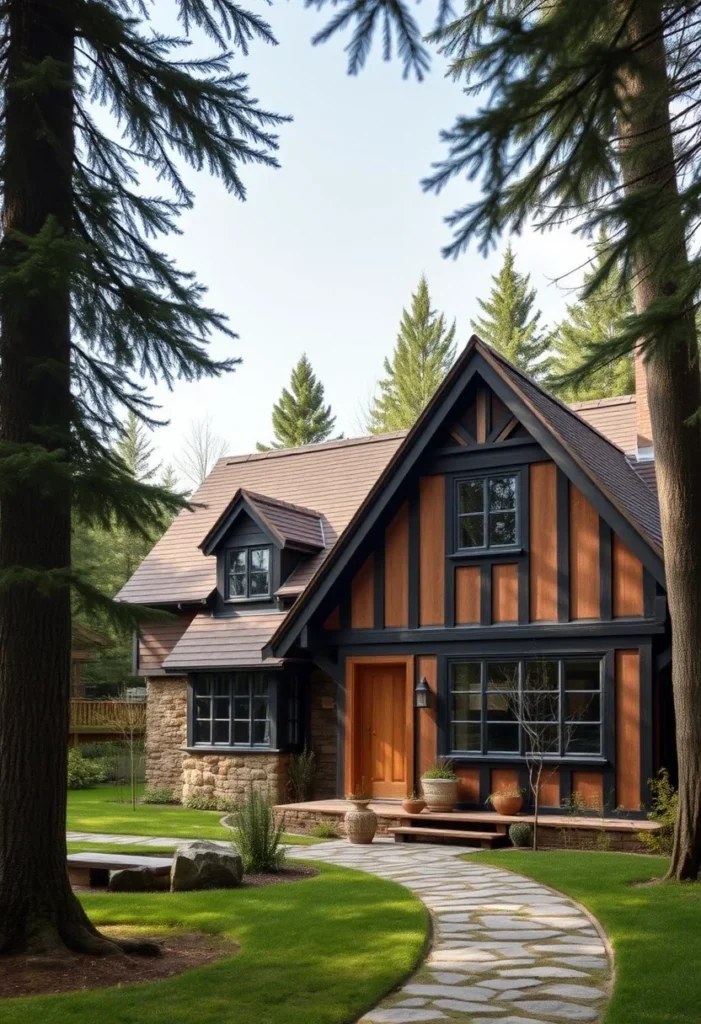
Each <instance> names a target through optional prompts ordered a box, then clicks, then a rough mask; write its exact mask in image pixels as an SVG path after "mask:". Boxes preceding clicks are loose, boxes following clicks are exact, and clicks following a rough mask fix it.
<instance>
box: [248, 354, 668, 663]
mask: <svg viewBox="0 0 701 1024" xmlns="http://www.w3.org/2000/svg"><path fill="white" fill-rule="evenodd" d="M477 374H479V376H480V377H481V378H482V379H483V380H484V381H485V382H486V383H487V384H488V386H490V387H491V388H492V389H493V390H494V391H495V393H496V394H497V395H498V397H499V398H500V399H501V401H502V402H503V403H504V404H505V405H506V406H507V407H508V408H509V409H510V410H511V412H512V414H513V415H514V416H516V417H517V418H518V419H519V420H520V422H521V423H522V424H523V425H524V426H525V427H526V429H527V430H528V431H529V432H530V433H531V434H532V436H533V437H534V438H535V440H537V441H538V442H539V443H540V444H541V446H542V447H543V448H544V449H545V451H546V452H547V453H548V454H549V455H550V457H551V458H552V459H553V460H554V461H555V462H556V463H557V464H558V465H560V466H561V468H562V469H563V470H564V471H565V472H566V473H567V475H568V477H569V478H570V479H571V480H573V482H574V483H575V484H576V485H577V486H578V487H579V489H580V490H582V492H583V493H584V494H585V495H586V496H587V497H588V498H589V500H590V501H591V502H592V504H593V505H594V507H595V508H597V509H598V511H599V513H600V514H601V515H603V516H604V518H606V519H607V520H608V521H609V522H610V523H611V525H613V526H614V527H615V528H616V530H617V531H618V532H619V533H620V534H621V536H622V538H623V540H624V541H625V542H626V543H627V544H628V546H629V547H630V548H631V550H633V551H634V553H636V554H637V555H638V557H640V558H641V560H642V561H643V562H644V563H645V564H647V565H648V567H649V568H650V570H651V571H652V572H653V575H655V576H656V578H658V579H660V580H663V579H664V570H663V566H662V537H661V528H660V518H659V506H658V503H657V500H656V498H655V496H654V494H653V493H652V491H651V490H650V488H649V487H648V486H646V484H645V483H643V481H642V480H641V478H640V477H639V476H638V475H637V473H636V472H635V470H634V469H633V468H632V466H631V465H630V463H629V462H628V460H627V459H626V456H625V453H624V452H623V451H622V449H620V448H619V447H618V446H617V445H616V444H614V443H613V442H611V441H610V440H608V439H607V438H606V437H605V436H604V435H603V434H601V433H599V431H598V430H596V429H595V428H594V427H593V426H591V425H590V424H589V423H587V422H585V420H583V419H582V418H581V417H580V416H579V415H578V414H577V413H576V412H574V411H573V410H572V409H570V408H569V407H568V406H566V405H565V404H564V403H562V402H561V401H559V399H557V398H554V397H552V396H551V395H549V394H548V393H547V392H545V391H543V389H542V388H541V387H539V385H538V384H536V383H535V381H533V380H532V379H531V378H530V377H528V376H527V375H526V374H524V373H522V372H521V371H520V370H518V369H517V368H516V367H515V366H514V365H513V364H512V363H510V362H509V361H508V360H507V359H505V358H504V357H503V356H501V355H499V354H498V353H496V352H495V351H494V350H493V349H491V348H490V347H489V346H488V345H486V344H484V342H482V341H480V339H479V338H477V337H476V335H473V336H472V338H471V339H470V341H469V342H468V344H467V345H466V347H465V349H464V350H463V352H462V353H461V355H460V357H459V358H458V360H457V361H456V363H455V365H454V366H453V367H452V369H451V370H450V372H449V373H448V375H447V376H446V378H445V380H444V381H443V383H442V384H441V386H440V387H439V388H438V390H437V391H436V393H435V395H434V396H433V398H432V400H431V401H430V402H429V404H428V406H427V407H426V408H425V409H424V411H423V412H422V414H421V416H419V418H418V420H417V422H416V423H415V424H414V426H413V427H412V429H411V430H410V431H409V433H408V434H407V436H406V437H405V439H404V441H403V442H402V444H401V446H400V447H399V448H398V450H397V451H396V452H395V454H394V456H393V457H392V459H391V460H390V461H389V463H388V464H387V466H386V467H385V469H384V470H383V472H382V473H381V474H380V476H379V477H378V479H377V481H376V483H375V485H374V486H373V488H372V489H371V490H370V492H369V494H368V495H367V497H366V498H365V500H364V501H363V503H362V504H361V505H360V507H359V508H358V510H357V511H356V513H355V515H354V516H353V518H352V520H351V521H350V523H349V525H348V527H347V529H346V531H345V532H344V534H343V536H342V537H341V538H340V540H339V541H338V543H337V544H336V546H335V548H334V549H333V551H332V552H331V554H330V555H329V557H328V558H327V559H326V561H325V563H324V565H323V566H321V567H320V569H319V570H318V571H317V573H316V575H315V577H314V579H313V580H312V581H311V583H310V585H309V586H308V587H307V588H306V590H305V591H304V593H303V594H302V595H301V597H300V598H299V600H298V601H297V603H296V604H295V605H294V607H293V608H292V609H291V611H290V612H289V614H288V616H287V618H286V620H285V621H284V622H283V623H282V624H281V625H280V628H279V629H278V630H277V632H276V633H275V635H274V636H273V638H272V640H271V642H270V643H269V645H268V646H267V648H266V652H265V653H268V654H272V655H276V656H280V655H284V654H285V653H286V651H287V650H288V649H289V647H290V646H291V643H292V642H293V640H294V638H295V636H297V635H298V633H299V631H300V630H301V628H302V627H303V626H304V625H305V624H306V623H307V622H308V621H309V619H310V618H311V616H312V615H313V614H314V612H315V611H316V610H317V609H318V607H319V605H320V604H321V602H322V601H323V599H324V597H325V596H326V594H327V593H328V591H329V589H330V586H331V584H332V583H333V581H334V580H335V579H336V578H337V577H338V574H339V573H340V572H342V571H343V569H344V568H345V567H346V565H348V563H349V561H350V560H351V558H352V557H353V555H354V553H355V551H356V550H357V548H358V546H359V545H360V544H361V543H362V541H363V539H364V538H365V537H366V536H367V535H368V533H369V532H370V530H371V529H372V527H373V525H374V524H375V523H376V522H377V520H378V519H379V517H380V515H381V513H382V510H383V508H384V507H386V505H387V504H388V503H389V502H390V501H391V500H392V498H393V497H394V496H395V495H396V493H397V491H398V490H399V488H400V486H401V484H402V483H403V481H404V480H405V479H406V477H407V476H408V474H409V473H410V472H411V470H412V469H413V468H414V467H415V466H416V465H417V463H418V460H419V459H420V457H421V455H422V454H423V453H424V452H425V451H426V449H427V447H428V445H429V444H430V443H431V440H432V438H433V436H434V433H435V431H436V430H438V429H439V428H440V427H441V426H442V425H444V422H445V419H446V416H447V415H448V413H449V412H450V411H451V409H452V408H453V406H454V405H455V404H456V402H457V401H458V400H459V399H460V396H461V395H462V393H463V391H464V389H465V387H466V386H467V384H468V383H469V381H470V380H471V379H472V377H473V376H475V375H477Z"/></svg>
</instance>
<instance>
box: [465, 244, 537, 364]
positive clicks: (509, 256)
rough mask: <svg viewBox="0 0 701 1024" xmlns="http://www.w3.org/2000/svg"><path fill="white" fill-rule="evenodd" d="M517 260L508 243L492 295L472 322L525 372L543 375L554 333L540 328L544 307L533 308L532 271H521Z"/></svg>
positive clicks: (488, 340) (491, 343) (476, 329)
mask: <svg viewBox="0 0 701 1024" xmlns="http://www.w3.org/2000/svg"><path fill="white" fill-rule="evenodd" d="M515 262H516V260H515V257H514V253H513V250H512V248H511V246H510V245H507V247H506V251H505V253H504V260H503V262H502V265H501V270H500V271H499V273H498V274H495V275H494V276H493V277H492V282H493V287H492V291H491V293H490V296H489V298H488V299H478V300H477V305H478V306H479V307H480V309H481V310H482V316H481V317H480V318H479V319H477V320H473V321H472V323H471V326H472V330H473V331H474V332H475V334H477V335H479V337H480V338H481V339H482V341H486V342H487V344H488V345H491V346H492V348H495V349H496V350H497V351H498V352H501V354H502V355H504V356H506V358H507V359H509V360H510V361H511V362H512V363H514V364H515V365H516V366H518V367H519V369H521V370H523V371H524V373H529V374H531V376H534V377H537V376H542V375H543V373H544V372H545V370H546V369H547V360H545V359H544V358H543V357H544V356H545V353H546V352H547V349H548V347H549V346H550V343H551V337H550V335H549V334H547V333H544V332H543V331H542V330H541V328H540V316H541V314H540V310H536V311H535V312H534V311H533V304H534V302H535V300H536V293H535V288H531V287H530V275H529V274H519V272H518V271H517V270H516V266H515Z"/></svg>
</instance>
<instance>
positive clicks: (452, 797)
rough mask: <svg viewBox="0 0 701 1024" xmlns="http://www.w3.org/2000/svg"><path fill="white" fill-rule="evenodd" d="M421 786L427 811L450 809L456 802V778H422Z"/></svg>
mask: <svg viewBox="0 0 701 1024" xmlns="http://www.w3.org/2000/svg"><path fill="white" fill-rule="evenodd" d="M421 788H422V789H423V793H424V797H425V799H426V806H427V807H428V809H429V811H443V812H445V811H452V809H453V807H455V805H456V803H457V802H458V780H457V779H422V780H421Z"/></svg>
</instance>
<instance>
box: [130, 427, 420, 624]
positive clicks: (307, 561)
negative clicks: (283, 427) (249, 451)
mask: <svg viewBox="0 0 701 1024" xmlns="http://www.w3.org/2000/svg"><path fill="white" fill-rule="evenodd" d="M403 437H404V433H398V434H383V435H380V436H377V437H363V438H356V439H352V440H343V441H328V442H324V443H321V444H313V445H306V446H304V447H301V448H290V449H286V450H280V451H271V452H261V453H257V454H255V455H240V456H233V457H232V456H229V457H227V458H223V459H220V460H219V461H218V462H217V464H216V466H215V467H214V469H213V470H212V472H211V473H210V474H209V476H208V477H207V479H206V480H205V482H204V483H203V484H202V486H201V487H199V488H198V489H197V491H196V492H195V494H193V496H192V502H193V507H192V510H189V509H184V510H183V511H182V512H180V513H179V515H178V516H177V517H176V518H175V520H174V521H173V523H172V524H171V525H170V527H169V528H168V530H167V531H166V533H165V534H164V535H163V537H161V539H160V540H159V541H158V543H157V544H156V545H155V546H154V548H153V549H152V550H151V552H150V553H149V554H148V555H147V556H146V558H145V559H144V561H143V562H142V563H141V565H140V566H139V568H138V569H137V570H136V572H135V573H134V575H133V576H132V577H131V579H130V580H128V581H127V583H126V584H125V585H124V587H123V588H122V590H121V591H120V593H119V595H118V598H119V600H120V601H127V602H130V603H133V604H145V605H171V606H172V605H176V604H195V603H202V604H203V603H204V602H205V601H206V600H207V598H208V597H209V595H210V594H211V593H212V591H213V590H214V589H215V587H216V559H215V558H212V557H211V556H209V557H208V556H206V555H205V554H204V553H203V552H202V550H201V548H200V542H201V541H202V538H203V537H205V536H206V535H207V534H208V533H209V531H210V530H211V529H212V527H213V526H214V524H215V523H216V522H217V520H218V519H219V518H220V517H221V515H222V512H223V511H224V510H225V509H226V508H227V507H228V506H229V505H230V503H231V499H232V496H233V495H234V494H236V492H237V490H239V488H243V489H245V490H248V491H251V492H253V493H254V494H259V495H260V494H270V493H272V494H274V495H275V499H276V501H277V502H278V503H280V502H282V503H290V504H293V505H297V506H301V507H303V508H313V509H314V510H315V511H316V512H317V513H318V515H319V516H320V518H321V521H322V524H323V529H324V539H325V542H326V547H325V548H323V549H322V550H321V551H318V552H317V553H315V554H311V555H310V556H309V557H308V558H303V559H302V561H301V564H300V565H299V566H298V568H297V569H296V570H295V571H294V573H293V574H292V576H291V577H290V578H289V579H288V580H287V581H285V582H286V584H289V585H292V584H295V585H302V586H306V585H307V583H308V582H309V580H311V578H312V576H313V575H314V573H315V572H316V570H317V569H318V568H319V566H320V565H321V563H322V562H323V560H324V559H325V558H326V556H327V555H328V553H329V551H330V550H331V548H332V547H333V545H334V544H335V542H336V540H337V539H338V537H339V536H340V534H341V533H342V532H343V530H344V529H345V527H346V526H347V525H348V522H349V521H350V519H351V517H352V515H353V513H354V512H355V511H356V509H357V508H358V505H360V503H361V502H362V500H363V498H364V497H365V495H366V494H367V493H368V491H369V490H370V488H371V486H372V485H373V484H374V482H375V480H377V478H378V476H379V475H380V473H381V472H382V470H383V469H384V467H385V466H386V465H387V463H388V461H389V460H390V458H391V456H392V455H393V454H394V452H395V451H396V450H397V448H398V447H399V445H400V443H401V441H402V438H403Z"/></svg>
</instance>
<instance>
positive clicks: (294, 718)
mask: <svg viewBox="0 0 701 1024" xmlns="http://www.w3.org/2000/svg"><path fill="white" fill-rule="evenodd" d="M299 715H300V708H299V679H298V678H297V676H293V677H292V678H291V679H290V680H289V682H288V684H287V742H288V743H289V744H290V746H291V747H296V746H298V745H299V743H300V740H301V723H300V720H299Z"/></svg>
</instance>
